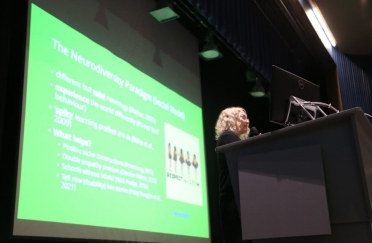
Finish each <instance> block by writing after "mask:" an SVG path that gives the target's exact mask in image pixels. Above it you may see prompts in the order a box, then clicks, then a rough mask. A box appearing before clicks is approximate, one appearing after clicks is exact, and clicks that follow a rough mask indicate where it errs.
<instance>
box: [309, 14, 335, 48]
mask: <svg viewBox="0 0 372 243" xmlns="http://www.w3.org/2000/svg"><path fill="white" fill-rule="evenodd" d="M306 15H307V17H308V18H309V20H310V22H311V24H312V25H313V27H314V29H315V31H316V33H317V34H318V36H319V38H320V40H321V41H322V42H323V45H324V46H325V47H326V48H327V49H330V48H331V45H332V44H331V42H330V41H329V39H328V38H327V36H326V34H325V32H324V31H323V28H322V26H321V25H320V23H319V21H318V19H317V18H316V16H315V14H314V12H313V10H312V9H308V10H306Z"/></svg>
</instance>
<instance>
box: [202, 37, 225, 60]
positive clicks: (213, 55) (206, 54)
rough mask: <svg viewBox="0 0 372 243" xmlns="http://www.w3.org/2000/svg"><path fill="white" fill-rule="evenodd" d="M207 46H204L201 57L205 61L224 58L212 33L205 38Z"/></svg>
mask: <svg viewBox="0 0 372 243" xmlns="http://www.w3.org/2000/svg"><path fill="white" fill-rule="evenodd" d="M205 41H206V44H205V45H204V47H203V49H202V51H201V52H199V56H200V57H202V58H203V59H204V60H205V61H210V60H214V59H218V58H221V57H223V55H222V54H221V52H220V51H219V50H218V47H217V45H216V44H215V43H214V41H213V36H212V33H209V34H208V35H207V37H206V38H205Z"/></svg>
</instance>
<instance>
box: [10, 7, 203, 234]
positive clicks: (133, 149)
mask: <svg viewBox="0 0 372 243" xmlns="http://www.w3.org/2000/svg"><path fill="white" fill-rule="evenodd" d="M29 34H30V37H29V46H28V47H29V48H28V60H27V62H26V64H27V65H26V68H27V69H26V71H27V75H26V83H25V99H24V121H23V130H22V131H23V133H22V134H23V136H22V140H21V149H22V150H21V154H20V159H21V167H20V168H21V170H20V187H19V197H18V210H17V218H18V219H24V220H33V221H44V222H57V223H64V224H76V225H88V226H100V227H108V228H116V229H133V230H140V231H148V232H159V233H169V234H176V235H186V236H195V237H201V238H208V237H209V228H208V227H209V226H208V205H207V191H206V178H205V175H206V172H205V170H206V166H205V155H204V138H203V127H202V110H201V107H199V106H197V105H195V104H193V103H191V102H190V101H188V100H187V99H186V98H184V97H182V96H180V95H179V94H177V93H176V92H174V91H172V90H171V89H169V88H167V87H165V86H164V85H163V84H161V83H160V82H158V81H157V80H155V79H153V78H152V77H150V76H148V75H146V74H145V73H143V72H141V71H140V70H139V69H137V68H136V67H134V66H132V65H131V64H129V63H128V62H126V61H125V60H122V59H120V58H118V57H117V56H115V55H114V54H112V53H111V52H110V51H109V50H107V49H106V48H104V47H102V46H100V45H98V44H97V43H95V42H94V41H92V40H90V39H89V38H87V37H86V36H84V35H83V34H81V33H79V32H77V31H76V30H74V29H73V28H71V27H69V26H68V25H66V24H64V23H63V22H61V21H60V20H58V19H57V18H55V17H53V16H52V15H50V14H49V13H47V12H45V11H44V10H42V9H41V8H39V7H38V6H36V5H34V4H32V5H31V18H30V33H29ZM174 82H177V80H174Z"/></svg>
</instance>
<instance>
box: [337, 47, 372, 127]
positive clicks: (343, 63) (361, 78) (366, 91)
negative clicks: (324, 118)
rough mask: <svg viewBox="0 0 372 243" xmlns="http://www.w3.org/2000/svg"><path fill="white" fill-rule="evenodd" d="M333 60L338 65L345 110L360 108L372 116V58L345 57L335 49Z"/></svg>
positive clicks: (371, 120)
mask: <svg viewBox="0 0 372 243" xmlns="http://www.w3.org/2000/svg"><path fill="white" fill-rule="evenodd" d="M332 58H333V60H334V61H335V63H336V65H337V72H338V78H339V83H340V92H341V98H342V105H343V108H344V110H346V109H350V108H353V107H357V106H360V107H361V108H362V109H363V110H364V112H366V113H368V114H370V115H372V97H371V95H372V56H354V55H344V54H342V53H341V51H340V50H339V49H338V48H333V49H332ZM370 122H372V119H370Z"/></svg>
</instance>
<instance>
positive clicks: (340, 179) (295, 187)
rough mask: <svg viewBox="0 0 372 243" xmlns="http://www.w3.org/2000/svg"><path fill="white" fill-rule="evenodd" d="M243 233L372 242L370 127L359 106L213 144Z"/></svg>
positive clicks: (285, 241) (269, 240)
mask: <svg viewBox="0 0 372 243" xmlns="http://www.w3.org/2000/svg"><path fill="white" fill-rule="evenodd" d="M216 151H218V152H224V153H225V154H226V158H227V160H228V166H229V171H230V176H231V182H232V185H233V188H234V193H235V197H236V200H237V204H238V208H239V210H240V215H241V220H242V232H243V233H242V234H243V235H242V236H243V239H252V240H253V242H255V243H256V242H257V243H258V242H260V243H273V242H275V243H298V242H301V243H307V242H317V243H350V242H358V243H359V242H363V243H364V242H365V243H367V242H372V230H371V223H372V211H371V196H372V127H371V124H370V123H369V121H368V119H367V118H366V117H365V115H364V112H363V111H362V109H361V108H353V109H350V110H347V111H343V112H340V113H337V114H332V115H329V116H327V117H322V118H318V119H316V120H313V121H309V122H305V123H301V124H298V125H295V126H292V127H287V128H283V129H280V130H277V131H274V132H271V133H267V134H263V135H261V136H257V137H254V138H249V139H247V140H244V141H239V142H235V143H231V144H227V145H224V146H220V147H217V148H216Z"/></svg>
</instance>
